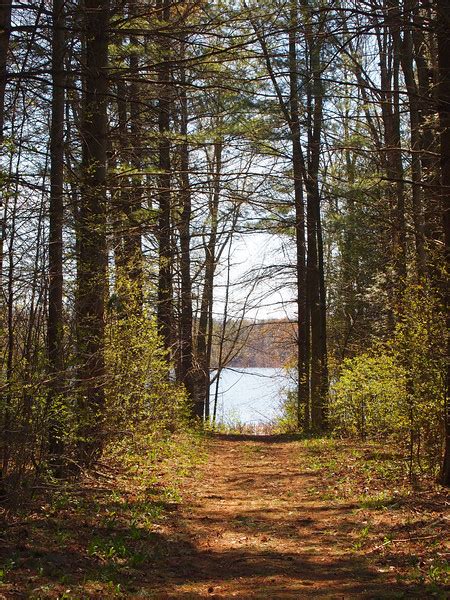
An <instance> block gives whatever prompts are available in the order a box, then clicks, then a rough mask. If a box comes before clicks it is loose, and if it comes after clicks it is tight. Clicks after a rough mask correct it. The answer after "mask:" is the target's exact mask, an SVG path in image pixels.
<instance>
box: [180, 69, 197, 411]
mask: <svg viewBox="0 0 450 600" xmlns="http://www.w3.org/2000/svg"><path fill="white" fill-rule="evenodd" d="M180 85H181V88H180V104H181V106H180V119H181V124H180V134H181V137H182V141H181V144H180V167H181V191H180V200H181V215H180V222H179V225H178V229H179V232H180V250H181V257H180V271H181V316H180V378H181V381H182V383H183V384H184V385H185V387H186V390H187V392H188V394H189V398H190V399H191V400H194V398H195V385H194V373H193V361H192V352H193V345H192V282H191V188H190V182H189V146H188V141H187V134H188V106H187V97H186V87H185V85H186V75H185V71H184V69H182V72H181V81H180Z"/></svg>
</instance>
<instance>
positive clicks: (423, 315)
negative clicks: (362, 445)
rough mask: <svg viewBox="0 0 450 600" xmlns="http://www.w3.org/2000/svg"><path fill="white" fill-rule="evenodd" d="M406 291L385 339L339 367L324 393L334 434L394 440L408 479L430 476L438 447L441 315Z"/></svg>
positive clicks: (420, 293)
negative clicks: (422, 473)
mask: <svg viewBox="0 0 450 600" xmlns="http://www.w3.org/2000/svg"><path fill="white" fill-rule="evenodd" d="M424 292H425V290H423V289H422V288H421V287H419V286H414V287H410V288H409V289H408V290H407V291H406V293H405V296H404V299H403V305H402V312H401V314H400V315H399V318H398V321H397V325H396V327H395V330H394V332H393V335H392V337H391V339H390V340H389V341H388V342H386V343H385V344H378V345H375V346H374V347H373V348H372V349H371V350H370V351H368V352H366V353H364V354H361V355H359V356H356V357H354V358H352V359H347V360H345V361H344V362H343V364H342V366H341V370H340V375H339V378H338V380H337V381H336V382H335V383H334V384H333V385H332V388H331V393H330V413H329V414H330V424H331V426H332V428H333V430H334V432H335V433H336V434H338V435H349V436H355V435H356V436H360V437H362V438H364V437H366V436H371V437H379V436H386V435H394V436H395V437H396V438H397V440H398V443H399V444H400V445H402V446H403V447H404V449H405V451H406V452H407V456H408V464H409V470H410V474H413V473H414V472H416V471H417V470H419V471H432V472H435V471H436V470H437V468H438V465H439V461H440V456H441V450H442V443H443V434H444V431H443V411H444V377H443V376H444V369H445V354H444V353H443V350H442V349H443V348H445V344H444V343H443V341H444V340H443V335H444V334H443V332H444V331H445V328H444V323H443V315H442V312H441V311H440V310H439V305H438V303H437V302H436V301H435V300H433V299H432V298H433V297H432V295H431V294H430V293H428V294H427V293H424Z"/></svg>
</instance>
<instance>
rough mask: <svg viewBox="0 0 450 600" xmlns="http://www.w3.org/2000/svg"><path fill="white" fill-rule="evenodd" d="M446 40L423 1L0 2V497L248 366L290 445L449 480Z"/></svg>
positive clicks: (75, 464)
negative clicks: (287, 385) (311, 439)
mask: <svg viewBox="0 0 450 600" xmlns="http://www.w3.org/2000/svg"><path fill="white" fill-rule="evenodd" d="M449 39H450V5H449V2H448V0H436V1H422V0H420V1H419V0H364V1H362V2H361V1H353V0H338V1H336V2H333V3H332V4H329V3H326V2H322V1H321V0H263V1H259V2H254V1H253V0H248V1H244V0H243V1H238V2H231V1H227V0H224V1H221V2H206V1H189V0H188V1H184V0H181V1H178V2H174V1H173V0H155V1H154V2H150V1H148V0H84V1H81V0H80V1H79V0H53V1H50V0H27V1H22V0H18V2H16V3H14V4H13V3H12V2H11V0H6V1H4V2H2V3H1V6H0V115H1V120H0V144H1V148H2V151H1V178H0V192H1V207H0V212H1V219H2V220H1V247H0V272H1V278H0V289H1V296H0V327H1V330H2V336H1V341H0V344H1V360H2V363H1V383H0V385H1V397H0V418H1V423H0V427H1V449H0V450H1V463H2V465H1V473H2V474H1V478H2V489H3V491H6V493H8V491H10V490H13V491H14V490H17V489H18V486H20V485H21V484H23V483H24V482H26V481H27V480H28V479H29V477H30V476H35V475H36V474H39V475H42V474H44V473H46V474H48V473H53V474H56V475H58V474H60V475H61V474H64V473H66V472H67V470H79V469H82V468H84V467H86V466H90V465H92V464H93V463H94V462H95V461H96V460H97V459H98V458H99V457H100V456H101V454H102V452H103V450H104V448H105V446H106V445H107V444H109V443H113V442H114V440H116V439H117V438H118V437H120V436H123V435H128V434H129V432H130V431H133V432H134V431H136V432H139V431H140V432H144V433H148V432H157V431H173V430H174V429H176V428H177V427H185V426H187V425H186V424H187V423H192V422H195V421H197V422H198V421H208V420H209V419H210V412H209V384H210V371H211V369H212V368H214V367H217V366H219V367H224V366H226V365H227V364H230V363H231V364H233V361H235V363H236V361H238V360H241V361H244V362H246V363H249V361H250V360H251V359H250V357H249V354H251V353H254V354H255V355H257V356H259V355H260V354H261V353H262V352H269V353H270V355H271V357H272V358H271V360H274V361H277V362H283V363H284V362H286V361H285V359H286V360H288V359H289V358H290V361H289V360H288V362H290V364H289V367H290V368H291V370H292V373H293V374H294V377H295V379H296V392H295V394H293V395H292V397H290V399H289V402H288V405H289V406H288V409H287V410H288V413H289V427H290V428H292V429H295V430H298V431H303V432H308V433H310V432H313V433H317V434H321V433H327V432H335V433H337V434H340V435H352V436H361V437H366V436H378V435H380V434H383V435H385V436H392V437H393V439H395V440H397V442H398V444H399V445H400V446H401V447H402V449H403V450H404V453H405V456H406V457H407V458H408V464H409V470H410V473H413V472H414V473H416V474H417V473H421V472H428V473H430V472H431V473H433V474H434V475H437V474H438V472H439V473H440V477H441V480H442V481H443V482H444V483H446V484H448V483H449V478H450V454H449V452H450V449H449V448H450V446H449V406H448V361H447V354H448V352H447V348H448V346H447V345H448V335H447V331H448V285H447V283H448V281H447V269H448V243H449V239H448V236H449V221H448V219H449V216H448V215H449V212H448V199H449V189H450V188H449V186H450V62H449V61H450V42H449ZM261 233H264V234H265V235H270V236H271V239H274V240H277V244H278V246H279V252H277V254H276V258H274V264H268V263H265V264H263V265H262V266H261V267H259V268H255V267H252V268H250V269H249V270H248V271H247V272H246V273H244V274H243V275H242V274H241V275H240V276H239V280H233V279H232V278H233V273H234V270H233V261H234V260H235V259H234V254H233V248H234V247H235V244H236V243H239V242H240V241H242V240H243V239H247V238H246V236H255V235H258V234H261ZM241 270H242V269H241ZM286 289H289V290H291V297H292V298H293V300H292V302H291V306H289V307H288V308H287V309H286V314H289V315H291V317H290V318H289V319H286V320H282V321H278V322H277V321H275V322H273V323H272V324H270V322H267V323H264V322H262V323H261V322H257V321H255V320H253V321H252V320H251V315H252V314H253V312H254V310H255V307H256V306H258V305H263V304H267V303H269V304H270V303H271V302H273V298H274V297H275V296H276V294H277V293H278V292H279V291H280V290H281V291H282V290H286ZM272 308H274V307H272ZM266 309H267V312H268V313H269V314H270V310H271V307H270V306H269V307H268V308H267V307H266ZM269 338H272V339H275V340H276V343H278V350H276V351H275V350H274V348H275V346H276V343H275V342H274V344H273V345H270V344H269V343H268V342H267V340H268V339H269ZM287 348H289V351H288V350H287ZM292 349H293V352H292ZM275 355H276V356H275ZM171 368H173V369H174V373H175V377H174V378H172V377H171V376H170V372H171ZM330 382H331V383H330Z"/></svg>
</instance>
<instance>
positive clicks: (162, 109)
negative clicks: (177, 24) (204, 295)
mask: <svg viewBox="0 0 450 600" xmlns="http://www.w3.org/2000/svg"><path fill="white" fill-rule="evenodd" d="M156 9H157V11H158V15H159V18H160V20H161V21H162V22H164V23H165V24H167V23H169V19H170V2H169V0H158V2H157V4H156ZM160 46H161V53H162V57H161V65H160V67H159V68H158V84H159V103H158V130H159V170H160V175H159V183H158V199H159V216H158V239H159V274H158V311H157V314H158V329H159V333H160V336H161V339H162V342H163V345H164V348H165V349H166V350H167V351H168V352H170V351H171V348H172V325H173V315H172V312H173V306H172V303H173V289H172V288H173V284H172V239H171V237H172V235H171V233H172V227H171V195H172V194H171V172H170V170H171V164H170V163H171V160H170V158H171V157H170V137H169V133H170V66H169V47H168V41H167V38H166V37H165V36H161V41H160Z"/></svg>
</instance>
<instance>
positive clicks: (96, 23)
mask: <svg viewBox="0 0 450 600" xmlns="http://www.w3.org/2000/svg"><path fill="white" fill-rule="evenodd" d="M84 18H85V36H86V38H85V40H86V51H85V87H84V98H83V100H84V102H83V117H82V125H81V127H82V132H81V133H82V140H83V145H82V170H83V178H82V184H81V197H80V209H79V223H78V235H79V248H80V253H79V256H78V262H77V283H78V298H77V309H78V314H77V317H78V319H77V320H78V323H77V338H78V360H79V387H80V390H79V392H80V410H81V414H80V419H81V427H80V435H81V438H80V444H79V450H80V460H81V461H82V462H83V463H90V462H92V461H93V460H95V459H96V458H97V457H98V456H99V455H100V454H101V451H102V435H101V432H102V427H103V421H104V404H105V392H104V385H105V358H104V346H105V322H104V317H105V299H106V295H107V291H108V284H107V248H106V162H107V129H108V122H107V103H108V97H107V94H108V72H107V68H108V32H109V2H108V1H107V0H85V5H84Z"/></svg>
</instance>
